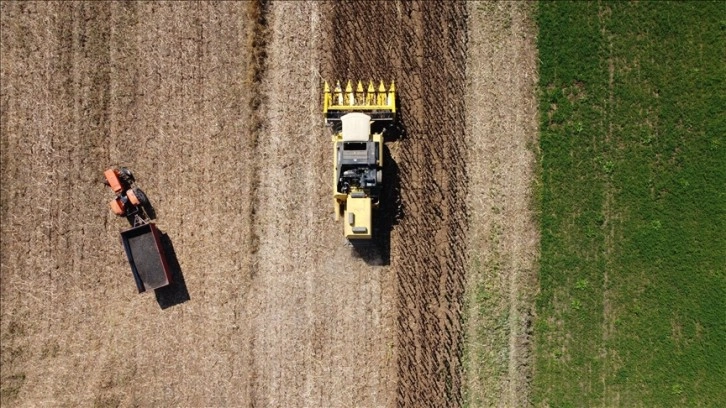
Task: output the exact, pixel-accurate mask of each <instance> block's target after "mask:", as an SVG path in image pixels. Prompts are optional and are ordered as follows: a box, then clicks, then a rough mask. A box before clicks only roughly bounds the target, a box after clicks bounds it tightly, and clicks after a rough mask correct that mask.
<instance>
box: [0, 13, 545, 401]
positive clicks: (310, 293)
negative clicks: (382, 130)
mask: <svg viewBox="0 0 726 408" xmlns="http://www.w3.org/2000/svg"><path fill="white" fill-rule="evenodd" d="M531 14H532V8H531V7H529V6H523V5H518V4H514V5H512V4H507V3H505V4H499V5H492V4H487V3H475V2H463V1H461V2H446V3H439V2H425V1H421V2H401V1H396V2H390V1H381V2H369V1H343V2H316V1H294V2H293V1H289V2H288V1H269V2H267V1H264V2H194V3H192V2H131V3H121V2H75V3H70V2H27V3H21V2H3V3H2V4H0V27H1V28H2V29H1V30H0V104H1V105H0V132H1V137H0V155H1V157H0V189H1V191H0V193H1V194H0V205H1V213H0V222H1V224H2V235H1V237H0V238H1V239H0V255H1V256H2V258H1V262H0V308H1V309H2V310H1V316H2V318H1V319H0V355H1V358H2V364H1V365H0V398H1V400H0V404H1V405H2V406H89V405H92V406H101V407H117V406H321V407H327V406H330V407H334V406H370V407H377V406H412V407H414V406H415V407H417V406H447V405H460V404H464V403H467V401H470V402H471V404H473V405H478V404H480V403H481V404H484V403H487V404H491V403H493V402H494V401H497V400H499V399H501V400H502V401H506V402H507V403H511V404H517V403H518V401H526V400H527V399H528V398H529V397H528V396H529V378H530V374H528V373H529V370H531V369H532V363H531V353H530V348H531V346H530V345H529V344H530V343H529V336H530V335H531V332H530V331H529V329H528V327H529V325H530V323H531V310H532V305H533V293H534V290H535V287H534V285H533V284H532V282H533V281H532V277H533V276H534V260H535V258H536V251H537V247H538V240H537V234H536V228H535V224H534V222H533V221H534V219H533V217H532V216H531V215H532V214H530V212H529V209H528V205H527V203H528V202H530V201H529V200H530V198H531V196H532V193H531V185H532V184H531V182H530V179H531V177H532V176H533V174H534V168H533V165H534V154H533V146H536V124H537V123H536V99H535V98H534V95H535V93H534V89H535V84H536V83H537V81H536V70H535V61H536V59H535V50H534V39H535V35H534V31H533V27H534V26H533V22H532V19H531V18H532V16H531ZM522 31H524V33H525V34H524V35H522ZM468 44H476V47H477V48H476V49H477V51H476V52H471V51H470V49H469V48H468V47H467V46H468ZM512 58H514V59H516V60H517V61H519V62H520V65H519V66H517V67H515V68H512V66H511V65H510V64H509V63H508V62H509V61H510V60H511V59H512ZM359 77H360V78H361V79H363V80H367V79H369V78H382V79H385V80H387V81H388V80H395V81H396V85H397V88H398V92H399V95H400V100H401V105H400V107H401V109H400V112H399V118H400V122H401V124H400V129H399V132H398V134H396V135H391V136H392V137H391V139H390V140H389V142H390V143H388V149H387V152H386V155H387V157H386V159H387V160H386V163H387V167H386V170H385V172H386V177H387V184H386V189H387V190H386V194H387V197H388V200H387V201H384V208H383V211H382V212H381V214H382V216H381V217H380V218H379V219H378V220H377V221H376V222H377V224H376V229H377V231H378V232H379V234H380V240H379V243H378V245H377V246H374V247H371V248H367V249H364V250H355V249H352V248H350V247H348V246H345V245H343V238H342V233H341V230H342V226H341V225H340V224H338V223H335V222H334V221H333V216H332V208H331V206H330V201H331V200H330V184H329V180H330V173H329V171H330V168H329V167H330V160H331V157H330V136H329V133H328V130H327V129H325V128H324V126H323V120H322V117H321V113H320V85H321V83H322V80H323V79H331V80H334V79H345V78H354V79H355V78H359ZM512 87H514V88H515V89H516V90H517V91H516V92H510V91H511V88H512ZM470 115H477V117H479V118H482V119H480V121H477V122H470V121H469V120H468V116H470ZM484 118H495V119H493V120H491V121H485V120H484ZM502 134H504V135H505V136H502ZM510 137H511V139H509V138H510ZM511 140H515V141H516V143H511ZM114 165H126V166H129V167H130V168H132V170H133V171H134V173H135V175H136V179H137V182H138V184H139V185H140V187H141V188H143V189H144V191H145V192H146V193H147V195H148V196H149V198H150V200H151V203H152V205H153V206H154V209H155V213H156V214H155V215H156V222H157V225H158V227H159V228H160V229H161V230H162V231H163V232H164V233H166V234H167V235H166V236H167V239H166V242H167V249H168V250H169V251H170V252H171V254H172V256H171V258H172V264H173V265H172V266H173V269H174V271H175V277H176V283H175V284H174V286H173V287H171V288H168V289H167V290H160V291H157V292H156V293H146V294H143V295H139V294H136V293H135V287H134V284H133V279H132V278H131V274H130V273H129V272H130V271H129V267H128V265H127V263H126V262H125V258H124V255H123V250H122V248H121V245H120V244H119V237H118V233H119V230H120V229H122V228H125V227H126V226H125V225H124V224H125V221H124V220H120V219H117V218H115V217H114V216H113V215H112V214H111V213H110V212H109V211H108V208H107V202H108V201H109V200H110V199H111V192H110V191H109V190H108V189H107V187H105V186H104V185H103V184H102V183H101V175H102V172H103V170H105V169H106V168H107V167H110V166H114ZM512 170H514V171H512ZM489 180H496V182H495V184H494V187H495V188H490V185H489V184H488V183H489ZM472 209H474V210H475V211H472ZM512 217H514V218H515V219H516V222H515V223H512V224H511V225H507V220H508V219H512ZM472 220H473V221H472ZM492 248H494V249H496V251H497V259H498V260H497V261H496V262H500V263H501V267H497V268H494V269H486V268H479V267H477V266H476V265H479V264H480V263H482V262H483V263H484V264H485V265H488V266H487V268H489V267H490V266H491V265H493V262H495V260H492V259H490V257H489V255H486V254H485V251H489V250H490V249H492ZM500 268H501V271H502V274H501V278H496V277H495V278H492V275H491V274H495V275H494V276H499V275H497V274H498V273H499V270H500ZM470 284H475V285H479V286H478V287H482V288H484V287H485V288H487V290H491V294H490V295H489V297H488V299H491V302H492V303H491V304H488V305H486V307H494V308H496V310H497V312H498V313H505V314H510V315H511V316H512V317H511V319H509V320H507V323H506V327H503V328H501V329H500V330H499V329H497V328H496V327H494V326H487V327H492V328H493V329H495V330H499V331H497V332H496V333H497V334H496V337H495V340H494V341H495V342H496V343H497V344H498V345H499V344H500V343H501V345H502V347H504V348H505V349H506V350H507V352H506V353H504V354H503V355H496V356H495V355H486V347H485V346H486V345H482V347H479V346H476V347H465V345H464V343H465V341H468V340H465V339H473V338H478V339H480V340H482V341H485V340H486V338H485V337H482V332H481V331H480V332H478V333H476V327H477V325H478V323H476V322H482V324H485V325H491V324H494V323H492V321H490V320H488V319H489V316H490V314H489V313H486V310H484V309H480V308H477V307H475V302H476V301H477V298H476V297H474V298H472V297H471V296H469V295H468V294H469V293H470V292H468V289H467V285H470ZM520 292H521V293H525V295H524V296H520V295H519V294H520ZM472 299H473V300H472ZM472 333H473V334H472ZM477 336H478V337H477ZM486 341H488V340H486ZM477 356H483V357H482V358H484V359H486V361H487V363H486V364H487V365H486V366H485V367H486V369H485V370H488V371H485V372H480V371H479V370H478V369H477V368H476V365H475V360H472V358H474V359H475V358H478V357H477ZM520 363H521V364H520ZM522 365H524V366H525V367H526V368H525V369H520V367H521V366H522ZM495 372H496V375H495V376H489V375H488V374H489V373H495ZM489 387H492V388H489ZM466 390H471V391H466ZM500 396H501V397H500Z"/></svg>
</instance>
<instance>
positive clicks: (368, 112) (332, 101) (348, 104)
mask: <svg viewBox="0 0 726 408" xmlns="http://www.w3.org/2000/svg"><path fill="white" fill-rule="evenodd" d="M323 115H324V116H325V124H326V125H327V126H330V127H332V129H333V138H332V139H333V169H334V174H333V205H334V207H335V215H336V220H337V219H340V217H341V216H342V217H343V219H344V220H345V223H344V228H343V230H344V234H345V237H346V238H347V239H348V240H351V241H353V240H366V239H371V238H372V237H373V232H372V226H373V225H372V224H373V223H372V212H373V209H375V208H378V207H379V204H380V197H381V191H382V186H383V143H384V140H383V130H382V128H383V127H382V126H380V128H381V129H374V130H372V129H371V124H372V123H375V122H379V123H380V122H383V124H386V123H390V122H393V120H394V119H395V116H396V86H395V84H394V83H393V82H391V85H390V86H389V87H388V89H386V86H385V84H384V83H383V81H380V84H379V86H378V88H377V89H376V87H375V86H374V85H373V81H369V82H368V87H367V90H364V88H363V83H362V82H360V81H358V85H357V86H356V88H355V91H353V85H352V83H351V82H350V81H348V82H347V84H346V86H345V92H344V91H343V88H342V87H341V86H340V82H337V83H336V85H335V88H334V89H333V91H332V92H331V90H330V85H329V84H328V82H325V83H324V85H323ZM377 127H378V126H377Z"/></svg>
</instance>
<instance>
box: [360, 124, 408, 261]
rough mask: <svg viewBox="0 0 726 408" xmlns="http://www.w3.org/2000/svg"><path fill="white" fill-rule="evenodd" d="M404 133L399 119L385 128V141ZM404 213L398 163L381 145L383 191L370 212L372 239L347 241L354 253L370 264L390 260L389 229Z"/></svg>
mask: <svg viewBox="0 0 726 408" xmlns="http://www.w3.org/2000/svg"><path fill="white" fill-rule="evenodd" d="M404 137H405V128H404V127H403V124H402V123H401V122H399V121H396V122H394V123H393V124H391V125H389V126H388V127H386V129H385V138H386V141H389V142H391V141H397V140H400V139H402V138H404ZM403 217H404V208H403V204H402V202H401V181H400V176H399V171H398V164H397V163H396V161H395V160H393V157H392V156H391V150H390V149H389V148H388V146H386V145H385V144H384V145H383V191H382V193H381V204H380V207H379V208H378V209H377V210H375V212H374V214H373V239H372V240H370V241H367V240H366V241H350V242H351V246H352V248H353V254H354V256H356V257H358V258H361V259H363V260H364V261H365V262H366V263H367V264H369V265H390V264H391V231H392V230H393V227H394V226H395V225H397V224H398V223H399V221H400V220H401V219H402V218H403Z"/></svg>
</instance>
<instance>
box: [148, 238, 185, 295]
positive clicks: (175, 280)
mask: <svg viewBox="0 0 726 408" xmlns="http://www.w3.org/2000/svg"><path fill="white" fill-rule="evenodd" d="M161 245H162V246H163V247H164V256H166V261H167V262H168V264H169V272H170V273H171V284H169V286H165V287H163V288H159V289H155V290H154V293H155V295H156V303H158V304H159V307H161V308H162V309H166V308H169V307H172V306H175V305H178V304H181V303H184V302H186V301H188V300H190V299H191V298H190V297H189V291H188V290H187V284H186V282H184V274H183V273H182V270H181V266H180V265H179V260H178V259H177V257H176V252H175V251H174V245H173V244H172V242H171V238H169V235H168V234H166V233H162V234H161Z"/></svg>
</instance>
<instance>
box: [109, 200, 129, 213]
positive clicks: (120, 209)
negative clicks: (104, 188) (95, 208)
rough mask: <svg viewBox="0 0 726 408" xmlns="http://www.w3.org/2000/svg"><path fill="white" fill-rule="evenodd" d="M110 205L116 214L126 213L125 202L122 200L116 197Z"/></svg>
mask: <svg viewBox="0 0 726 408" xmlns="http://www.w3.org/2000/svg"><path fill="white" fill-rule="evenodd" d="M108 205H109V207H111V211H113V213H114V214H116V215H118V216H123V215H125V214H126V210H125V209H124V204H123V203H122V202H121V200H119V199H116V200H113V201H111V202H110V203H108Z"/></svg>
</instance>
